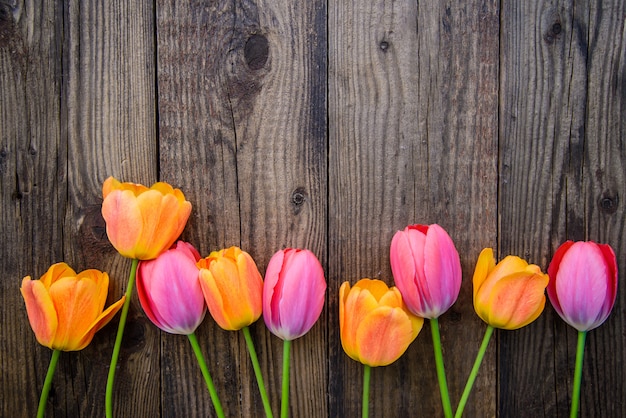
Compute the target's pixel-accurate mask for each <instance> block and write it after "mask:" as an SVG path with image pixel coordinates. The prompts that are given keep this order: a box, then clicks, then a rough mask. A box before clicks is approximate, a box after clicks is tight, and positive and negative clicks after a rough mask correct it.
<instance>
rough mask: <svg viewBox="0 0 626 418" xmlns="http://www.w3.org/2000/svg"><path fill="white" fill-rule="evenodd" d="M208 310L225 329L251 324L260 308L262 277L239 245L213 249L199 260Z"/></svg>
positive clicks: (257, 316) (258, 314)
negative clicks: (218, 249) (217, 249)
mask: <svg viewBox="0 0 626 418" xmlns="http://www.w3.org/2000/svg"><path fill="white" fill-rule="evenodd" d="M198 267H200V285H201V287H202V293H203V294H204V299H205V300H206V303H207V306H208V307H209V312H210V313H211V316H212V317H213V319H215V322H217V324H218V325H219V326H220V327H222V328H223V329H225V330H228V331H236V330H240V329H242V328H243V327H247V326H248V325H250V324H252V323H254V322H255V321H256V320H257V319H259V317H260V316H261V313H262V311H263V302H262V296H263V279H262V278H261V273H259V270H258V269H257V266H256V264H255V263H254V260H253V259H252V257H250V254H248V253H247V252H245V251H242V250H241V249H240V248H238V247H230V248H228V249H225V250H220V251H213V252H212V253H211V254H209V256H208V257H206V258H204V259H202V260H200V261H198Z"/></svg>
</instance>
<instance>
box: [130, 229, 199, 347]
mask: <svg viewBox="0 0 626 418" xmlns="http://www.w3.org/2000/svg"><path fill="white" fill-rule="evenodd" d="M198 260H200V254H198V251H196V249H195V248H194V247H193V246H192V245H191V244H189V243H186V242H183V241H178V242H177V243H176V244H175V246H174V247H172V248H171V249H169V250H167V251H165V252H164V253H162V254H161V255H159V256H158V257H157V258H156V259H154V260H149V261H141V262H140V263H139V267H138V268H137V294H138V295H139V302H140V303H141V307H142V308H143V310H144V312H145V313H146V315H147V316H148V318H150V320H151V321H152V322H153V323H154V324H155V325H156V326H157V327H159V328H161V329H162V330H163V331H166V332H169V333H171V334H181V335H189V334H192V333H193V332H194V331H195V330H196V328H197V327H198V325H200V323H201V322H202V320H203V319H204V315H205V314H206V304H205V302H204V295H203V294H202V287H201V286H200V279H199V275H200V270H199V268H198V267H197V266H196V262H197V261H198Z"/></svg>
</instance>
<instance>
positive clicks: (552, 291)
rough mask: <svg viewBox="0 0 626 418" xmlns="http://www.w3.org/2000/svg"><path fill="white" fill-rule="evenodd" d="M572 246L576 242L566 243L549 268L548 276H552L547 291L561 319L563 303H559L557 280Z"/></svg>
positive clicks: (555, 254)
mask: <svg viewBox="0 0 626 418" xmlns="http://www.w3.org/2000/svg"><path fill="white" fill-rule="evenodd" d="M572 245H574V241H566V242H564V243H563V244H561V245H560V246H559V248H557V250H556V252H555V253H554V256H553V257H552V260H551V261H550V265H549V266H548V276H550V282H549V283H548V287H547V288H546V291H547V292H548V297H549V298H550V303H551V304H552V307H553V308H554V310H555V311H556V312H557V313H558V314H559V315H560V316H561V317H563V309H561V303H560V302H559V297H558V296H557V293H556V278H557V275H558V271H559V266H560V265H561V261H562V260H563V256H564V255H565V253H566V252H567V250H569V249H570V247H571V246H572Z"/></svg>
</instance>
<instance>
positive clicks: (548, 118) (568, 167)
mask: <svg viewBox="0 0 626 418" xmlns="http://www.w3.org/2000/svg"><path fill="white" fill-rule="evenodd" d="M624 6H625V5H624V2H601V3H599V4H597V5H596V4H593V5H590V4H588V3H586V2H576V1H574V2H571V1H568V2H559V3H558V4H557V3H555V2H534V3H519V2H518V3H515V2H508V3H506V4H505V6H504V7H503V11H502V16H503V19H502V22H503V24H502V46H503V47H502V48H501V51H502V57H501V62H502V74H503V77H502V88H501V92H502V94H501V99H502V100H501V118H500V121H501V125H500V126H501V144H502V145H501V150H502V152H501V166H500V172H501V180H500V208H501V209H500V211H499V212H500V213H501V221H502V223H501V228H500V231H501V233H500V236H501V240H500V249H501V253H502V255H506V254H508V253H514V254H517V255H521V256H525V257H528V258H529V260H530V261H531V262H534V263H537V264H539V265H541V266H542V267H543V268H544V269H545V268H547V264H548V262H549V261H550V258H551V255H552V254H553V252H554V251H555V250H556V248H557V246H558V245H560V243H561V242H563V241H565V240H566V239H573V240H586V239H592V240H596V241H599V242H607V243H610V244H611V245H612V246H613V248H614V249H615V250H616V254H617V256H618V265H619V266H623V265H624V263H625V262H626V259H625V251H624V242H623V239H621V237H623V235H624V219H625V217H624V209H623V205H622V204H620V203H619V196H620V195H624V193H625V192H626V189H625V184H626V183H625V182H624V176H625V173H624V161H625V159H624V157H625V156H626V154H624V146H623V141H624V133H625V131H626V129H625V126H626V123H625V122H624V100H625V98H626V96H625V95H624V91H626V90H625V87H624V86H626V84H625V81H624V80H625V78H624V73H625V64H624V50H625V45H624V33H625V32H624V28H625V16H626V14H625V9H624ZM623 304H624V292H623V291H621V290H620V292H619V297H618V301H617V304H616V308H615V310H614V312H613V314H612V316H611V317H610V318H609V320H608V321H607V322H606V323H605V324H604V325H603V326H602V327H601V328H599V329H597V330H595V331H592V332H591V333H590V334H589V338H588V340H587V350H586V353H585V367H584V375H583V393H582V403H581V412H580V415H581V416H585V417H621V416H624V414H625V413H626V410H625V409H624V404H623V402H622V400H623V399H624V397H625V395H626V394H625V393H624V388H623V385H622V382H623V380H624V368H623V367H622V366H618V365H623V364H624V360H625V358H624V356H625V354H624V351H625V350H624V344H625V341H624V338H623V327H624V312H623V309H621V308H620V305H623ZM575 340H576V333H575V331H574V330H573V329H572V328H570V327H568V326H567V325H565V324H564V322H563V321H562V320H561V319H560V318H559V317H558V315H556V314H555V313H554V311H553V309H552V308H551V307H547V308H546V311H545V312H544V314H543V315H542V316H541V317H540V318H539V320H538V321H537V322H536V323H534V324H531V325H530V326H528V327H526V328H524V329H521V330H519V331H515V332H512V333H506V334H503V335H502V336H501V338H500V353H499V354H500V356H499V359H500V361H499V365H498V366H499V373H498V375H499V394H500V405H499V407H498V408H499V412H500V414H501V415H503V416H520V417H521V416H529V415H533V416H546V417H553V416H566V415H568V413H569V407H570V402H571V386H572V378H573V367H574V360H575V351H576V349H575V345H576V343H575ZM609 353H610V354H609ZM530 364H532V365H533V367H529V365H530Z"/></svg>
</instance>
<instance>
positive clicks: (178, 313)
mask: <svg viewBox="0 0 626 418" xmlns="http://www.w3.org/2000/svg"><path fill="white" fill-rule="evenodd" d="M199 260H200V254H198V251H197V250H196V249H195V248H194V247H193V246H192V245H191V244H189V243H188V242H183V241H178V242H176V245H175V246H174V247H172V248H171V249H169V250H167V251H165V252H164V253H162V254H161V255H159V256H158V257H157V258H155V259H154V260H147V261H141V262H140V263H139V266H138V268H137V295H138V296H139V302H140V303H141V307H142V308H143V310H144V312H145V313H146V315H147V316H148V318H150V321H152V323H153V324H154V325H156V326H157V327H159V328H160V329H162V330H163V331H165V332H168V333H170V334H180V335H186V336H187V337H188V339H189V342H190V343H191V347H192V348H193V351H194V354H195V355H196V359H197V360H198V364H199V366H200V370H201V371H202V375H203V376H204V380H205V382H206V385H207V387H208V389H209V394H210V396H211V400H212V401H213V406H214V407H215V412H216V414H217V416H218V417H220V418H222V417H224V411H223V410H222V405H221V403H220V400H219V398H218V396H217V392H216V390H215V385H214V384H213V379H212V378H211V374H210V373H209V369H208V367H207V365H206V361H205V359H204V356H203V354H202V350H201V349H200V346H199V344H198V339H197V337H196V334H195V330H196V328H198V326H199V325H200V323H202V320H203V319H204V315H205V314H206V305H205V303H204V296H203V295H202V287H201V286H200V277H199V276H200V270H199V268H198V266H197V265H196V263H197V262H198V261H199Z"/></svg>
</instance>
